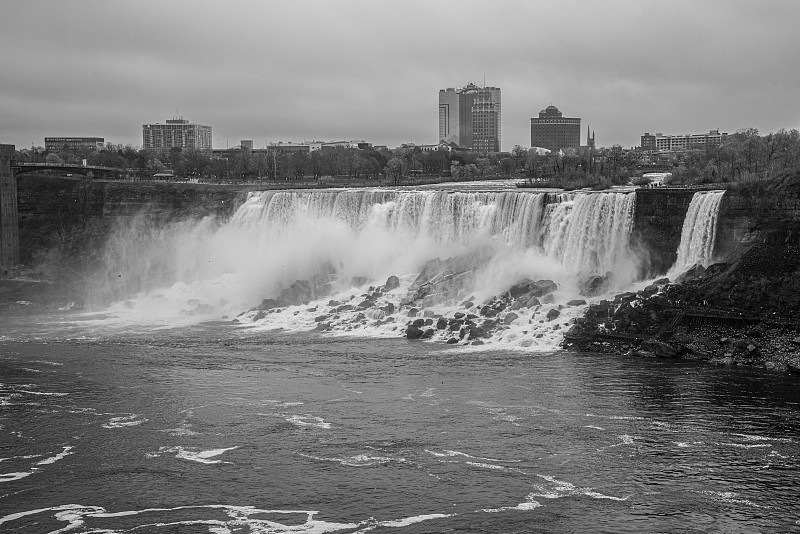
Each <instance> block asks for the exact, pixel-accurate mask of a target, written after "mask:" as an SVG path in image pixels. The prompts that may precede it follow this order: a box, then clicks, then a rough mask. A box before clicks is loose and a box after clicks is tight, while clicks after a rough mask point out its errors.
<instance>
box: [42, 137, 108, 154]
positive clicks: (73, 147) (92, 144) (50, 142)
mask: <svg viewBox="0 0 800 534" xmlns="http://www.w3.org/2000/svg"><path fill="white" fill-rule="evenodd" d="M105 143H106V140H105V139H104V138H102V137H45V138H44V149H45V150H47V151H48V152H61V151H67V152H78V151H81V150H100V149H101V148H103V146H105Z"/></svg>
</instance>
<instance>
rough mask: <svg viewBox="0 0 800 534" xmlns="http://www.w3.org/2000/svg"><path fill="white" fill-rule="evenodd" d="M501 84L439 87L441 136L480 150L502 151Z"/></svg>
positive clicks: (463, 145) (443, 138) (444, 139)
mask: <svg viewBox="0 0 800 534" xmlns="http://www.w3.org/2000/svg"><path fill="white" fill-rule="evenodd" d="M500 122H501V104H500V88H499V87H478V86H477V85H475V84H472V83H470V84H468V85H467V86H465V87H462V88H453V87H448V88H447V89H441V90H439V140H440V141H445V142H446V143H455V144H457V145H459V146H460V147H463V148H469V149H471V150H474V151H476V152H499V151H500V138H501V137H500V135H501V133H500Z"/></svg>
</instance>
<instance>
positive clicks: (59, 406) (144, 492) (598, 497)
mask: <svg viewBox="0 0 800 534" xmlns="http://www.w3.org/2000/svg"><path fill="white" fill-rule="evenodd" d="M78 318H80V317H79V316H74V317H70V316H62V317H59V318H48V317H33V318H31V317H28V318H18V319H9V318H3V327H4V330H3V333H2V337H0V531H2V532H20V533H22V532H24V533H38V532H42V533H55V532H58V533H61V532H70V533H76V534H77V533H89V532H92V533H99V532H103V533H107V532H120V533H121V532H156V533H162V532H165V533H183V532H189V533H200V532H203V533H205V532H209V533H213V534H221V533H288V532H302V533H322V532H336V533H356V532H375V533H381V532H398V533H421V532H498V533H500V532H502V533H508V532H800V508H798V506H797V502H798V500H797V498H798V492H797V486H796V483H797V481H798V479H799V478H800V477H799V475H800V467H798V458H800V411H799V410H798V407H799V405H800V391H798V388H797V381H796V378H792V377H784V376H778V375H775V374H769V373H766V372H761V371H758V370H753V369H738V368H719V367H713V366H709V365H707V364H700V363H695V362H686V361H675V360H642V359H635V358H626V357H619V356H605V355H594V354H575V353H571V352H565V351H550V352H536V353H530V352H522V351H508V350H484V351H475V350H471V351H467V350H466V348H462V347H456V348H452V347H449V346H446V345H441V344H434V343H422V342H411V341H407V340H405V339H400V338H394V339H392V338H377V339H376V338H371V339H367V338H363V337H361V338H360V337H337V336H330V335H320V334H315V333H296V332H294V333H293V332H275V331H272V332H264V331H257V330H254V329H250V328H245V327H242V326H241V325H234V324H232V323H230V322H209V323H201V324H197V325H190V326H182V327H179V328H161V329H141V330H138V331H136V330H131V329H127V330H126V331H125V332H121V331H114V330H112V329H108V330H104V329H102V328H97V327H93V326H89V324H90V323H91V321H89V322H86V324H82V323H83V322H82V321H77V320H75V319H78Z"/></svg>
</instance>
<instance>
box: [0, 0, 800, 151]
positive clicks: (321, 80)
mask: <svg viewBox="0 0 800 534" xmlns="http://www.w3.org/2000/svg"><path fill="white" fill-rule="evenodd" d="M551 4H552V3H544V2H516V1H501V2H498V3H496V4H495V5H494V6H493V9H491V10H481V5H482V4H480V3H477V2H459V3H457V4H456V3H454V2H445V1H441V2H434V3H429V2H421V1H419V2H416V1H410V2H405V3H403V4H402V5H399V6H392V7H391V10H389V8H387V7H386V6H385V5H383V4H380V3H373V2H366V1H343V2H340V3H336V4H329V3H320V4H311V7H310V9H303V10H300V9H299V8H297V7H296V6H295V5H293V4H290V3H287V2H269V3H262V2H239V3H237V4H236V7H235V9H234V8H231V6H228V5H225V4H221V3H201V4H199V5H200V6H201V7H202V9H197V6H198V4H197V3H194V2H192V3H189V2H180V1H177V2H170V3H168V4H162V3H156V2H147V1H143V2H137V3H135V4H127V5H126V4H119V3H106V2H99V1H81V2H79V3H77V4H74V3H63V2H55V1H41V2H31V3H23V2H12V3H9V4H7V5H4V9H3V17H2V18H0V45H1V46H3V48H4V50H5V51H6V53H4V54H3V55H2V56H0V72H2V76H0V117H1V118H2V120H1V121H0V141H2V142H4V143H13V144H15V145H17V146H18V147H20V148H24V147H26V146H27V147H29V146H31V144H35V145H37V146H38V145H41V144H42V140H43V138H44V137H45V136H102V137H104V138H105V139H106V140H108V141H110V142H113V143H120V144H132V145H134V146H139V145H141V129H140V128H141V125H142V124H145V123H150V122H156V121H159V120H163V118H164V117H170V116H181V115H182V116H186V117H191V118H192V120H194V121H197V122H198V123H201V124H208V125H211V126H212V127H213V128H214V139H213V140H212V142H213V145H214V146H215V147H220V146H225V145H226V144H235V143H237V142H238V140H240V139H274V140H281V139H283V140H291V139H354V138H359V139H369V140H370V141H371V142H373V143H375V144H379V145H388V146H398V145H399V144H401V143H403V142H408V141H414V142H416V143H435V142H437V141H438V140H437V139H435V137H436V127H437V126H436V123H435V122H434V121H433V116H434V113H435V112H436V107H435V106H436V105H437V103H436V100H435V99H434V98H433V97H432V95H433V94H434V93H435V92H436V91H437V90H438V89H440V88H442V87H448V86H452V85H453V84H455V83H468V82H469V81H472V82H475V83H480V82H481V81H482V80H485V82H484V84H485V85H490V86H496V87H501V88H502V90H503V93H504V95H503V120H502V131H503V134H502V146H501V149H502V150H510V149H511V148H512V147H513V146H514V145H517V144H519V145H522V146H529V140H530V130H529V128H530V118H531V117H535V116H536V113H537V112H538V111H539V110H540V109H542V107H543V106H546V105H547V104H548V103H550V102H558V105H559V107H561V108H562V109H568V110H570V113H571V114H572V115H575V116H580V117H582V118H583V120H584V121H585V122H586V123H589V124H591V125H592V127H593V128H594V129H595V130H596V131H597V132H598V133H599V134H600V135H601V138H602V140H603V142H602V144H603V145H604V146H611V145H612V144H621V145H622V146H624V147H629V146H635V145H637V144H638V142H639V137H640V136H641V134H642V133H643V132H648V131H649V132H652V131H663V132H671V133H674V134H681V133H686V132H702V131H707V130H708V129H709V128H718V129H720V130H724V131H729V132H734V131H736V130H737V129H739V128H744V127H755V128H758V129H759V130H760V131H762V132H769V131H775V130H777V129H779V128H798V127H800V108H798V106H797V105H796V98H795V97H794V94H793V92H794V87H796V86H797V85H798V84H799V83H800V72H798V71H797V69H793V68H791V64H792V60H791V59H790V54H792V53H793V51H794V50H795V49H796V48H797V45H798V44H800V37H798V36H797V35H796V32H795V31H794V28H793V27H792V26H793V23H794V21H796V20H798V19H800V3H797V2H791V1H770V2H767V3H755V2H743V1H739V2H736V1H733V2H731V1H725V2H723V1H716V2H707V3H703V4H697V3H693V2H689V1H680V0H676V1H674V2H670V3H669V4H666V5H659V7H658V10H657V11H656V10H654V9H653V8H651V7H650V6H648V4H646V3H638V2H623V1H614V2H603V3H590V2H579V1H572V2H560V3H558V4H557V5H551ZM389 11H390V12H391V17H387V13H388V12H389ZM476 11H480V13H481V16H479V17H476V16H475V12H476ZM243 13H246V14H247V16H242V15H243ZM442 20H447V21H448V25H451V26H452V27H454V28H462V29H464V31H467V32H472V33H476V34H480V35H482V36H487V37H488V39H485V40H482V42H481V46H480V47H477V48H474V49H469V50H466V49H458V48H452V43H451V42H450V39H451V36H449V35H448V33H447V32H442V31H441V21H442ZM532 27H535V28H536V31H531V28H532ZM753 39H756V40H757V42H758V45H757V46H756V45H755V44H753ZM443 51H446V52H447V55H446V59H440V52H443Z"/></svg>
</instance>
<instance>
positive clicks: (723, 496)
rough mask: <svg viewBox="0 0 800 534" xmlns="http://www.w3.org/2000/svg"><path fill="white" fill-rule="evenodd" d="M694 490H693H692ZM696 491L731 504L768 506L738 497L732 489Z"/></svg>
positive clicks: (757, 506) (753, 506) (756, 506)
mask: <svg viewBox="0 0 800 534" xmlns="http://www.w3.org/2000/svg"><path fill="white" fill-rule="evenodd" d="M693 491H694V490H693ZM696 493H701V494H703V495H708V496H710V497H712V498H714V499H715V500H718V501H722V502H725V503H731V504H744V505H746V506H750V507H752V508H768V507H767V506H761V505H758V504H756V503H754V502H753V501H750V500H747V499H741V498H739V494H738V493H736V492H734V491H711V490H700V491H696Z"/></svg>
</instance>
